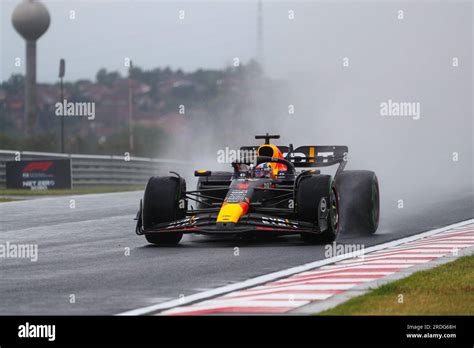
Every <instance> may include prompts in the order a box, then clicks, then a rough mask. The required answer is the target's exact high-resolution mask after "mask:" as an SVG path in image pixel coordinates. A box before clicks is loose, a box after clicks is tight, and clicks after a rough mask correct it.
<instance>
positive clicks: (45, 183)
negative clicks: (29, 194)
mask: <svg viewBox="0 0 474 348" xmlns="http://www.w3.org/2000/svg"><path fill="white" fill-rule="evenodd" d="M5 164H6V179H7V180H6V184H7V188H12V189H28V190H47V189H70V188H71V187H72V178H71V160H70V159H42V160H33V161H7V162H6V163H5Z"/></svg>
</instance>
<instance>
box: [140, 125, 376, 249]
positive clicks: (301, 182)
mask: <svg viewBox="0 0 474 348" xmlns="http://www.w3.org/2000/svg"><path fill="white" fill-rule="evenodd" d="M255 138H256V139H265V143H264V144H263V145H261V146H244V147H242V148H240V154H243V155H242V156H238V157H239V158H238V160H236V161H233V162H232V167H233V171H231V172H230V171H229V172H213V171H210V170H196V171H195V173H194V174H195V176H197V177H198V183H197V188H196V190H192V191H186V181H185V179H184V178H183V177H181V176H180V175H179V174H177V173H175V172H171V173H172V174H173V175H172V176H164V177H151V178H150V179H149V181H148V183H147V185H146V188H145V192H144V195H143V199H142V200H140V209H139V211H138V213H137V216H136V220H137V226H136V233H137V234H138V235H145V237H146V239H147V241H148V242H150V243H152V244H157V245H170V244H171V245H173V244H177V243H179V241H180V240H181V238H182V236H183V234H184V233H197V234H209V235H228V236H235V237H237V236H240V237H249V238H251V237H258V236H278V235H288V234H300V235H301V238H302V240H303V241H304V242H307V243H310V244H314V243H330V242H332V241H334V240H335V239H336V237H337V236H338V235H339V234H340V233H341V232H342V231H344V232H346V231H361V232H362V233H368V234H371V233H374V232H375V231H376V230H377V227H378V223H379V185H378V180H377V176H376V175H375V173H374V172H372V171H366V170H348V171H344V167H345V165H346V162H347V156H348V147H347V146H301V147H298V148H296V149H294V148H293V145H292V144H290V145H289V146H276V145H274V144H271V143H270V140H271V139H279V138H280V136H279V135H269V134H268V133H267V134H266V135H257V136H255ZM336 164H338V168H337V170H336V172H335V174H334V176H331V175H327V174H321V172H320V170H317V169H314V168H317V167H327V166H332V165H336Z"/></svg>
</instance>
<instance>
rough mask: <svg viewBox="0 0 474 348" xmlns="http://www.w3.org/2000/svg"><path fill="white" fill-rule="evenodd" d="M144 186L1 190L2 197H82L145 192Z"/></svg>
mask: <svg viewBox="0 0 474 348" xmlns="http://www.w3.org/2000/svg"><path fill="white" fill-rule="evenodd" d="M143 189H144V185H130V186H91V187H77V188H73V189H72V190H20V189H0V196H64V195H82V194H88V193H110V192H126V191H137V190H143Z"/></svg>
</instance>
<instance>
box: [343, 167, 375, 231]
mask: <svg viewBox="0 0 474 348" xmlns="http://www.w3.org/2000/svg"><path fill="white" fill-rule="evenodd" d="M335 183H336V189H337V192H338V194H339V204H340V214H339V220H340V221H339V222H340V226H341V233H358V234H373V233H375V231H377V227H378V225H379V216H380V194H379V183H378V179H377V176H376V175H375V173H374V172H372V171H368V170H348V171H344V172H342V173H340V174H339V175H338V176H337V177H336V178H335Z"/></svg>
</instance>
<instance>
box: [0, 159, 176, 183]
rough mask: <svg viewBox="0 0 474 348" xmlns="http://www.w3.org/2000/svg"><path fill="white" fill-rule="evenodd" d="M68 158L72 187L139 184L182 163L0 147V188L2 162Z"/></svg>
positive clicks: (3, 171) (3, 164) (3, 170)
mask: <svg viewBox="0 0 474 348" xmlns="http://www.w3.org/2000/svg"><path fill="white" fill-rule="evenodd" d="M18 156H19V159H20V160H37V159H39V160H41V159H55V158H56V159H58V158H70V159H71V165H72V184H73V186H76V187H77V186H97V185H106V186H107V185H142V184H145V183H146V182H147V180H148V178H149V177H150V176H154V175H167V174H168V173H169V171H170V170H179V169H181V168H183V167H184V166H185V162H183V161H177V160H171V159H159V158H144V157H130V158H126V157H125V156H102V155H80V154H62V153H49V152H32V151H14V150H0V187H1V188H5V185H6V182H5V180H6V173H5V162H6V161H15V160H18Z"/></svg>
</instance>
